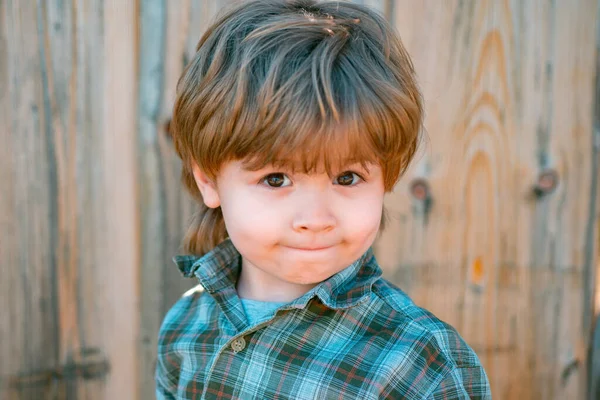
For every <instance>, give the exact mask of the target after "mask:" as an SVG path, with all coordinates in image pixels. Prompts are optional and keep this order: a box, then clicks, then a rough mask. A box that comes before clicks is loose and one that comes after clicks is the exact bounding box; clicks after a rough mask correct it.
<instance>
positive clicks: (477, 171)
mask: <svg viewBox="0 0 600 400" xmlns="http://www.w3.org/2000/svg"><path fill="white" fill-rule="evenodd" d="M362 2H363V3H367V4H370V5H372V6H374V7H376V8H377V9H379V10H380V11H381V12H382V13H383V14H385V16H386V17H387V18H388V19H389V21H391V22H392V23H393V24H394V26H395V27H396V28H397V29H398V31H399V32H400V34H401V36H402V38H403V40H404V43H405V45H406V46H407V48H408V50H409V52H410V53H411V55H412V56H413V60H414V62H415V66H416V68H417V70H418V73H419V80H420V83H421V86H422V88H423V91H424V95H425V101H426V112H427V117H426V121H425V127H426V130H427V136H428V140H427V141H426V142H425V143H424V144H423V146H422V147H421V152H420V153H419V155H418V157H417V159H416V160H415V163H414V164H413V166H412V168H411V169H410V170H409V172H408V173H407V175H406V176H405V177H404V178H403V179H402V181H401V182H400V183H399V185H398V186H397V188H396V190H395V191H394V193H393V194H391V195H390V196H389V197H388V199H387V206H388V208H389V209H390V214H391V220H390V223H389V227H388V229H387V230H386V232H385V233H384V234H383V235H382V237H381V238H380V240H378V242H377V243H376V246H375V249H376V253H377V256H378V259H379V261H380V263H381V265H382V267H383V268H384V270H385V276H386V277H388V278H389V279H391V280H392V281H394V282H395V283H396V284H398V285H399V286H401V287H402V288H403V289H404V290H406V291H407V292H408V293H409V294H410V295H411V296H412V297H413V299H414V300H415V301H416V302H417V303H418V304H419V305H421V306H424V307H426V308H428V309H430V310H431V311H433V312H434V313H435V314H437V315H438V316H439V317H440V318H442V319H444V320H446V321H447V322H449V323H450V324H452V325H454V326H455V327H456V328H457V329H458V330H459V332H460V333H461V334H462V335H463V336H464V337H465V339H466V340H467V342H468V343H470V344H471V345H472V346H473V347H474V349H475V350H476V351H477V353H478V354H479V356H480V357H481V359H482V361H483V363H484V366H485V368H486V370H487V372H488V374H489V377H490V380H491V384H492V390H493V393H494V398H497V399H584V398H586V396H588V391H589V390H591V389H588V387H589V386H591V384H592V380H591V379H588V378H587V375H589V374H590V373H591V371H590V368H589V367H588V364H589V363H591V361H592V358H591V355H590V352H589V347H590V345H591V340H590V339H591V333H592V325H593V315H594V301H593V296H594V282H595V278H596V274H595V268H596V267H595V266H596V263H597V254H596V252H597V250H596V248H597V246H596V243H595V241H596V240H597V238H598V235H596V233H595V231H596V229H597V227H598V218H597V216H598V213H597V200H596V199H597V172H598V164H597V151H598V148H599V147H600V133H599V132H600V129H599V127H600V125H598V118H599V116H600V112H598V111H596V112H595V111H594V104H596V103H595V98H594V96H595V93H597V91H598V89H597V88H598V85H597V84H596V81H595V79H596V74H597V62H598V52H597V49H598V43H599V41H598V39H597V32H598V0H531V1H518V0H480V1H478V0H447V1H437V0H423V1H410V0H398V1H394V0H371V1H362ZM226 4H227V1H225V0H221V1H219V0H171V1H169V2H168V6H167V1H166V0H137V1H118V0H71V1H64V0H48V1H42V0H38V1H37V2H35V1H32V0H29V1H17V0H0V310H1V314H0V399H42V398H61V399H62V398H68V399H147V398H153V396H154V394H153V391H154V387H153V370H154V360H155V348H156V335H157V332H158V328H159V326H160V322H161V320H162V318H163V316H164V314H165V312H166V311H167V310H168V308H169V307H170V306H171V305H172V304H173V303H174V302H175V301H176V299H177V298H178V297H179V296H180V295H181V293H183V291H185V290H186V289H187V288H189V287H191V286H192V285H194V284H195V282H194V281H193V280H185V279H183V278H181V277H180V275H179V273H178V271H177V268H176V267H175V265H174V264H173V263H172V262H171V257H172V256H173V255H175V254H177V253H179V252H180V251H181V249H180V248H179V245H180V241H181V238H182V236H183V234H184V232H185V229H186V227H187V220H188V218H189V216H190V215H191V213H192V212H193V210H194V205H193V204H192V202H191V200H190V199H189V198H188V196H187V195H186V194H185V193H183V191H182V190H181V186H180V184H179V172H180V163H179V160H178V159H177V157H176V155H175V153H174V151H173V149H172V146H171V143H170V141H169V137H168V134H167V133H168V121H169V117H170V113H171V107H172V103H173V99H174V92H175V85H176V82H177V79H178V77H179V74H180V72H181V70H182V68H183V67H184V65H185V64H186V63H187V60H189V59H190V57H191V56H192V55H193V53H194V48H195V45H196V43H197V41H198V39H199V37H200V35H201V33H202V32H203V31H204V30H205V29H206V27H207V24H208V22H209V21H210V20H211V18H212V17H213V16H214V14H215V13H217V12H218V10H219V9H220V8H221V7H223V6H225V5H226ZM596 96H597V94H596ZM594 116H595V118H596V119H594ZM594 122H595V123H596V124H597V125H596V130H594V128H593V127H594ZM592 396H593V395H592V394H590V395H589V398H593V397H592ZM599 398H600V397H599Z"/></svg>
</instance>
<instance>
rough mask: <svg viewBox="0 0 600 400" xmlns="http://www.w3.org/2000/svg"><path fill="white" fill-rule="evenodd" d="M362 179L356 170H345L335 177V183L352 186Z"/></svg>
mask: <svg viewBox="0 0 600 400" xmlns="http://www.w3.org/2000/svg"><path fill="white" fill-rule="evenodd" d="M362 180H364V179H363V178H362V177H361V176H360V175H358V174H357V173H356V172H352V171H346V172H344V173H343V174H341V175H339V176H338V177H337V178H336V183H337V184H338V185H342V186H354V185H356V184H357V183H359V182H360V181H362Z"/></svg>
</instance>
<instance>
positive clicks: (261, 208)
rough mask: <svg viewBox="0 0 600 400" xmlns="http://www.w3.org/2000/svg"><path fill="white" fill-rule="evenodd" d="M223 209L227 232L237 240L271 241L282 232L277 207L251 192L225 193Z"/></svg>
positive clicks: (222, 202)
mask: <svg viewBox="0 0 600 400" xmlns="http://www.w3.org/2000/svg"><path fill="white" fill-rule="evenodd" d="M221 209H222V211H223V216H224V218H225V224H226V226H227V232H228V233H229V236H230V237H231V238H232V239H233V240H235V239H236V238H237V239H241V240H247V239H252V240H253V241H257V240H260V241H264V242H268V241H271V240H272V238H274V236H276V234H277V232H279V231H281V224H282V217H281V214H280V213H279V212H278V209H277V208H276V207H275V206H273V205H272V206H269V207H265V201H264V199H262V198H260V197H257V196H256V195H255V194H254V193H250V192H245V191H244V192H241V193H240V192H236V193H235V194H233V193H232V195H228V194H227V193H224V195H223V196H222V199H221Z"/></svg>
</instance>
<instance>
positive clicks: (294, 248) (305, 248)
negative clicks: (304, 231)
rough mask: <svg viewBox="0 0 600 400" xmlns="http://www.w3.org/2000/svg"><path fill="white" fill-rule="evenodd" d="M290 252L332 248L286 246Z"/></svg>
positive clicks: (328, 247)
mask: <svg viewBox="0 0 600 400" xmlns="http://www.w3.org/2000/svg"><path fill="white" fill-rule="evenodd" d="M286 247H288V248H290V249H292V250H300V251H320V250H327V249H330V248H332V247H333V246H316V247H295V246H286Z"/></svg>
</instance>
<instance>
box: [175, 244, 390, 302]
mask: <svg viewBox="0 0 600 400" xmlns="http://www.w3.org/2000/svg"><path fill="white" fill-rule="evenodd" d="M173 261H174V262H175V263H176V264H177V266H178V267H179V270H180V271H181V273H182V274H183V275H184V276H185V277H194V276H195V277H197V278H198V280H199V281H200V283H201V284H202V286H203V287H204V289H205V290H206V291H207V292H208V293H211V294H215V293H218V292H222V291H224V290H227V291H231V290H234V291H235V285H236V282H237V279H238V277H239V274H240V267H241V265H242V263H241V261H242V258H241V255H240V253H239V252H238V251H237V249H236V248H235V246H234V245H233V243H232V242H231V240H230V239H226V240H225V241H223V242H221V243H220V244H219V245H218V246H216V247H215V248H214V249H213V250H211V251H210V252H209V253H207V254H205V255H204V256H202V257H198V256H194V255H179V256H175V257H173ZM380 276H381V268H380V267H379V265H378V264H377V260H376V259H375V256H374V254H373V249H372V248H369V249H368V250H367V251H366V252H365V253H364V254H363V255H362V256H361V257H360V258H359V259H358V260H356V261H355V262H354V263H352V264H351V265H350V266H348V267H347V268H345V269H343V270H342V271H340V272H338V273H337V274H335V275H333V276H331V277H330V278H328V279H326V280H325V281H323V282H321V283H320V284H318V285H317V286H315V287H314V288H312V289H311V290H310V291H309V292H308V293H306V294H304V295H303V296H301V297H299V298H297V299H296V300H294V301H292V302H291V303H290V304H289V305H288V306H287V307H286V308H304V307H305V306H306V304H307V303H308V301H309V300H310V299H312V298H313V297H315V296H316V297H318V298H319V299H320V300H321V302H322V303H323V304H325V305H326V306H327V307H329V308H333V309H339V308H348V307H352V306H353V305H356V304H358V303H359V302H361V301H362V300H364V299H365V298H366V297H368V296H369V295H370V293H371V286H372V285H373V283H374V282H375V281H376V280H377V279H379V278H380Z"/></svg>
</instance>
